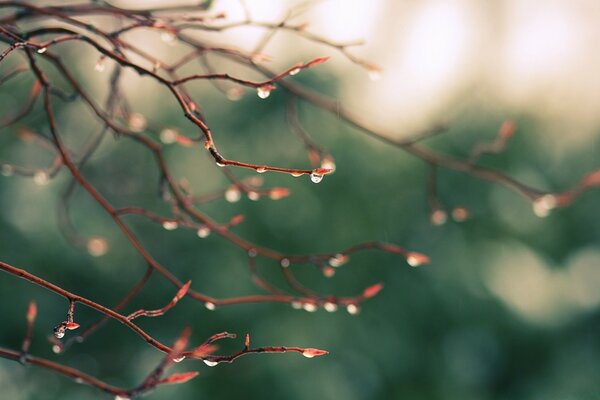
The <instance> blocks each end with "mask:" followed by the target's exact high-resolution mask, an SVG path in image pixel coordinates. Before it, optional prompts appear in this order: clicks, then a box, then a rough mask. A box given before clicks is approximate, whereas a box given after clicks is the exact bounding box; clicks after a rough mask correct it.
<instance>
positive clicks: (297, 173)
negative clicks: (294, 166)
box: [290, 171, 304, 178]
mask: <svg viewBox="0 0 600 400" xmlns="http://www.w3.org/2000/svg"><path fill="white" fill-rule="evenodd" d="M290 175H292V176H293V177H294V178H297V177H299V176H302V175H304V172H296V171H295V172H292V173H291V174H290Z"/></svg>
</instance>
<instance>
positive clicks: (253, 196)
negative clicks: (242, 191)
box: [246, 190, 260, 201]
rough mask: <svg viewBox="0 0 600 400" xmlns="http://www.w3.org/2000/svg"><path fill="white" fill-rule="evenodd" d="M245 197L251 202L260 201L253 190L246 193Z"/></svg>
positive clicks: (257, 194)
mask: <svg viewBox="0 0 600 400" xmlns="http://www.w3.org/2000/svg"><path fill="white" fill-rule="evenodd" d="M246 196H248V198H249V199H250V200H252V201H257V200H258V199H260V194H259V193H258V192H255V191H253V190H252V191H249V192H248V193H246Z"/></svg>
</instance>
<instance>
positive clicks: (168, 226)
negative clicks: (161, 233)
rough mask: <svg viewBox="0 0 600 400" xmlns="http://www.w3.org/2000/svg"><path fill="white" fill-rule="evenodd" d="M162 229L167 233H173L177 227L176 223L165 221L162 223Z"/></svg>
mask: <svg viewBox="0 0 600 400" xmlns="http://www.w3.org/2000/svg"><path fill="white" fill-rule="evenodd" d="M162 227H163V228H164V229H165V230H167V231H174V230H175V229H177V228H178V227H179V224H178V223H177V221H165V222H163V223H162Z"/></svg>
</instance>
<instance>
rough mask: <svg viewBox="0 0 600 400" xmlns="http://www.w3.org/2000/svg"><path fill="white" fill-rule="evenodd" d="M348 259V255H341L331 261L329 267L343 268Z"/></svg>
mask: <svg viewBox="0 0 600 400" xmlns="http://www.w3.org/2000/svg"><path fill="white" fill-rule="evenodd" d="M348 259H349V257H348V256H347V255H344V254H341V253H339V254H336V255H335V256H333V257H331V258H330V259H329V265H331V266H332V267H335V268H337V267H341V266H342V265H344V264H346V263H347V262H348Z"/></svg>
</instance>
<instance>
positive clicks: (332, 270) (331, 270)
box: [323, 267, 335, 278]
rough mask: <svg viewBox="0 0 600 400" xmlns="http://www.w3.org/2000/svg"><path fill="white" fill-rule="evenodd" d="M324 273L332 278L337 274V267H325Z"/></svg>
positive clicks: (326, 276)
mask: <svg viewBox="0 0 600 400" xmlns="http://www.w3.org/2000/svg"><path fill="white" fill-rule="evenodd" d="M323 275H324V276H325V278H331V277H333V276H334V275H335V268H333V267H323Z"/></svg>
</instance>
